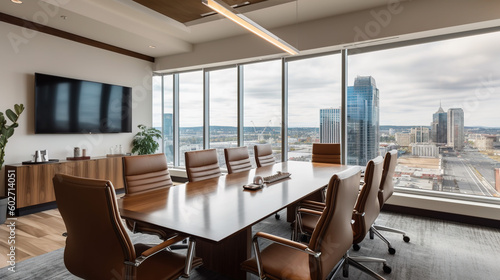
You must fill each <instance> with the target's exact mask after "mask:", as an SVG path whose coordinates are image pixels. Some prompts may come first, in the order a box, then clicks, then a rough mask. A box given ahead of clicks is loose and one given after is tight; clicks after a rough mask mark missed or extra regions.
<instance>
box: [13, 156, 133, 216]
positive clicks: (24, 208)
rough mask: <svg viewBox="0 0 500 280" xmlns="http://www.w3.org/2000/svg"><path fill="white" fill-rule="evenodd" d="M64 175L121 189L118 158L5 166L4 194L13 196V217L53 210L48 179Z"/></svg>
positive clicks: (121, 174) (119, 159)
mask: <svg viewBox="0 0 500 280" xmlns="http://www.w3.org/2000/svg"><path fill="white" fill-rule="evenodd" d="M58 173H61V174H67V175H73V176H79V177H85V178H92V179H106V180H110V181H111V182H112V183H113V186H114V187H115V189H123V167H122V157H103V158H92V159H89V160H78V161H60V162H53V163H52V162H50V163H43V164H26V165H23V164H14V165H6V166H5V191H6V194H7V192H9V191H11V192H13V193H14V194H15V197H16V199H15V201H16V214H17V215H23V214H29V213H33V212H38V211H41V210H45V209H50V208H54V207H55V206H56V204H55V201H56V197H55V194H54V186H53V184H52V178H53V177H54V175H55V174H58Z"/></svg>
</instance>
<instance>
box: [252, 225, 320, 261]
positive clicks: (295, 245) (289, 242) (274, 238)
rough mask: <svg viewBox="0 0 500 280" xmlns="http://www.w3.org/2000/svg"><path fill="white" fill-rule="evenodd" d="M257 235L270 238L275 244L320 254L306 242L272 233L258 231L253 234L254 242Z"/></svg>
mask: <svg viewBox="0 0 500 280" xmlns="http://www.w3.org/2000/svg"><path fill="white" fill-rule="evenodd" d="M259 237H260V238H265V239H267V240H271V241H273V242H275V243H277V244H280V245H284V246H287V247H290V248H292V249H296V250H299V251H303V252H306V253H308V254H310V255H313V256H315V257H319V256H320V255H321V252H314V251H313V250H311V249H309V247H308V246H307V245H306V244H302V243H299V242H295V241H293V240H289V239H286V238H283V237H279V236H276V235H272V234H269V233H265V232H260V231H259V232H257V233H256V234H255V236H254V242H256V241H257V238H259Z"/></svg>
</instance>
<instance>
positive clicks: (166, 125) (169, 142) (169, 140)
mask: <svg viewBox="0 0 500 280" xmlns="http://www.w3.org/2000/svg"><path fill="white" fill-rule="evenodd" d="M173 121H174V120H173V115H172V114H163V139H164V147H163V151H164V153H165V156H166V157H167V160H168V161H169V162H172V161H173V160H174V146H173V143H174V126H173V124H174V123H173Z"/></svg>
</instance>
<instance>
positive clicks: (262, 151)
mask: <svg viewBox="0 0 500 280" xmlns="http://www.w3.org/2000/svg"><path fill="white" fill-rule="evenodd" d="M253 149H254V152H255V163H256V164H257V167H261V166H268V165H273V164H275V163H276V160H275V159H274V155H273V149H272V148H271V144H261V145H255V146H253Z"/></svg>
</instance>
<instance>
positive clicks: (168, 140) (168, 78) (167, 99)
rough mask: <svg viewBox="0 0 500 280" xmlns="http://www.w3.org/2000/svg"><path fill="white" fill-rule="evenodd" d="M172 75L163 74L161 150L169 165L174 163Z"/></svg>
mask: <svg viewBox="0 0 500 280" xmlns="http://www.w3.org/2000/svg"><path fill="white" fill-rule="evenodd" d="M173 86H174V83H173V75H165V76H163V129H162V133H163V151H164V153H165V155H166V156H167V162H168V164H169V165H172V164H173V163H174V104H173V102H174V98H173V95H174V89H173Z"/></svg>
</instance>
